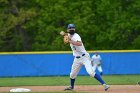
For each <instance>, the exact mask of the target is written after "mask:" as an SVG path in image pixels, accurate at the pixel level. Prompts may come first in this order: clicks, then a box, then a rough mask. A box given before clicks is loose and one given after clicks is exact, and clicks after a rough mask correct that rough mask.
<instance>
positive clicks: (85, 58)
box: [60, 24, 109, 91]
mask: <svg viewBox="0 0 140 93" xmlns="http://www.w3.org/2000/svg"><path fill="white" fill-rule="evenodd" d="M67 32H68V34H67V35H68V38H67V39H65V38H64V42H65V43H69V44H70V47H71V49H72V51H73V56H74V61H73V64H72V68H71V73H70V86H69V87H66V88H65V90H73V89H74V82H75V79H76V77H77V74H78V72H79V70H80V69H81V67H82V65H84V66H85V68H86V71H87V72H88V74H89V75H90V76H91V77H93V78H95V79H96V80H98V81H99V82H100V83H101V84H102V85H103V86H104V89H105V91H107V90H108V88H109V85H107V84H106V83H105V82H104V80H103V79H102V78H101V77H100V75H98V74H96V73H95V72H94V71H93V70H92V65H91V60H90V56H89V54H88V53H87V52H86V50H85V47H84V45H83V43H82V40H81V37H80V36H79V35H78V34H77V33H76V31H75V25H74V24H69V25H68V27H67ZM60 34H61V35H64V36H65V35H66V34H64V32H60ZM65 40H66V41H65Z"/></svg>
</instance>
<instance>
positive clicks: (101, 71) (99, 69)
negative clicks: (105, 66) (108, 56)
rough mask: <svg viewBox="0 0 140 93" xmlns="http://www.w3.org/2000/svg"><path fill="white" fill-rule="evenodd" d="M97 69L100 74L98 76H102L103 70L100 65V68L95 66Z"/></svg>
mask: <svg viewBox="0 0 140 93" xmlns="http://www.w3.org/2000/svg"><path fill="white" fill-rule="evenodd" d="M97 69H98V71H99V72H100V75H101V76H102V75H103V70H102V67H101V65H100V66H97Z"/></svg>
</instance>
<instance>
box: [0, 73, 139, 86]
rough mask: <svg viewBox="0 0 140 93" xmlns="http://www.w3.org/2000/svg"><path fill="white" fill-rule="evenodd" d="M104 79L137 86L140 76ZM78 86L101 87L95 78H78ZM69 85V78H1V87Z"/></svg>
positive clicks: (107, 77) (118, 83)
mask: <svg viewBox="0 0 140 93" xmlns="http://www.w3.org/2000/svg"><path fill="white" fill-rule="evenodd" d="M103 79H104V80H105V81H106V82H107V83H108V84H110V85H135V84H136V82H138V81H140V75H106V76H103ZM75 84H76V85H99V82H97V81H96V80H95V79H94V78H91V77H89V76H78V77H77V79H76V82H75ZM59 85H61V86H62V85H69V76H55V77H52V76H47V77H12V78H11V77H9V78H0V86H59Z"/></svg>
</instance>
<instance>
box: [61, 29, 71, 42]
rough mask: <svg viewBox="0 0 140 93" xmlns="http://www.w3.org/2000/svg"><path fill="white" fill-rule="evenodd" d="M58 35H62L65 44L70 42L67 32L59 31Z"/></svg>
mask: <svg viewBox="0 0 140 93" xmlns="http://www.w3.org/2000/svg"><path fill="white" fill-rule="evenodd" d="M60 35H61V36H63V42H64V43H65V44H67V43H69V42H70V39H69V36H68V33H65V32H64V31H60Z"/></svg>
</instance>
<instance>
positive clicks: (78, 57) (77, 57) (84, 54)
mask: <svg viewBox="0 0 140 93" xmlns="http://www.w3.org/2000/svg"><path fill="white" fill-rule="evenodd" d="M82 56H85V54H82ZM76 58H81V57H80V56H76Z"/></svg>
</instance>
